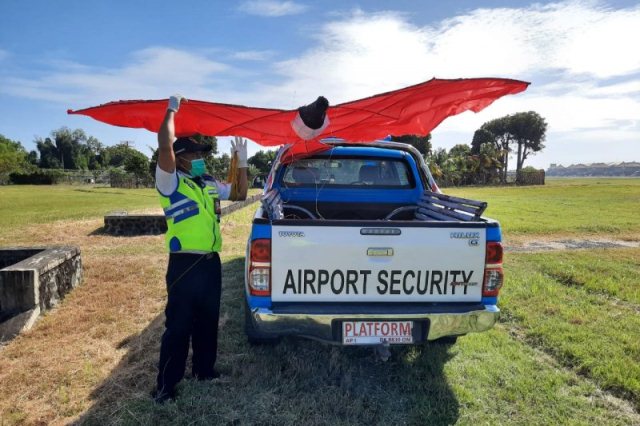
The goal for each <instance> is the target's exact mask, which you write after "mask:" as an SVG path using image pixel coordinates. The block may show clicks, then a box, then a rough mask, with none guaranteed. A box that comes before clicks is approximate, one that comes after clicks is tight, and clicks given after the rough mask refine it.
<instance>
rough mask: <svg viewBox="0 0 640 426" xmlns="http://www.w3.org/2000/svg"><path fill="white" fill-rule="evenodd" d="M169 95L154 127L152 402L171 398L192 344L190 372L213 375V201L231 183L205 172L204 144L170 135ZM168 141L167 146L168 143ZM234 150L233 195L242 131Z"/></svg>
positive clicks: (243, 185)
mask: <svg viewBox="0 0 640 426" xmlns="http://www.w3.org/2000/svg"><path fill="white" fill-rule="evenodd" d="M183 99H184V98H182V97H181V96H179V95H175V96H172V97H171V98H169V106H168V108H167V112H166V114H165V117H164V120H163V122H162V125H161V126H160V130H159V132H158V166H157V168H156V187H157V189H158V192H159V193H160V203H161V205H162V207H163V209H164V214H165V216H166V219H167V226H168V230H167V234H166V244H167V248H168V250H169V266H168V268H167V276H166V279H167V293H168V299H167V306H166V309H165V314H166V322H165V331H164V334H163V335H162V342H161V347H160V363H159V366H158V381H157V387H156V389H155V390H154V392H153V394H152V396H153V398H154V400H155V401H156V402H158V403H163V402H165V401H166V400H168V399H173V398H175V386H176V384H177V383H178V382H179V381H180V380H181V379H182V377H183V375H184V370H185V364H186V360H187V354H188V352H189V340H191V345H192V349H193V359H192V362H193V376H194V377H195V378H197V379H198V380H211V379H214V378H216V377H219V374H218V372H217V371H215V370H214V365H215V362H216V353H217V346H218V318H219V314H220V292H221V285H222V274H221V267H220V257H219V256H218V252H219V251H220V248H221V245H222V236H221V233H220V223H219V221H220V200H221V199H228V198H229V194H230V193H231V185H230V184H227V183H222V182H218V181H216V180H214V179H213V178H211V177H210V176H207V175H206V174H205V162H204V159H203V156H204V155H205V154H206V153H207V152H208V151H210V150H211V146H208V145H204V144H199V143H197V142H196V141H194V140H193V139H191V138H184V137H181V138H178V139H177V140H175V142H173V141H174V138H175V124H174V117H175V115H176V114H177V113H178V110H179V108H180V102H181V101H182V100H183ZM172 142H173V145H172ZM234 153H237V155H238V177H237V182H238V188H237V189H238V191H237V194H238V199H239V200H244V199H245V198H246V196H247V144H246V141H244V140H242V139H241V138H237V137H236V138H235V140H234V141H233V142H232V143H231V154H232V158H233V154H234Z"/></svg>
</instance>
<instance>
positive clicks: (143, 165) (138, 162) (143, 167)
mask: <svg viewBox="0 0 640 426" xmlns="http://www.w3.org/2000/svg"><path fill="white" fill-rule="evenodd" d="M131 151H132V152H131V153H130V154H129V156H128V157H127V158H126V159H125V162H124V169H125V171H126V172H128V173H132V174H133V175H135V177H136V187H137V186H138V184H139V182H140V180H142V179H145V178H148V177H149V159H148V158H147V156H146V155H144V154H143V153H141V152H140V151H137V150H135V149H131Z"/></svg>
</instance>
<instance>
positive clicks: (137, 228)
mask: <svg viewBox="0 0 640 426" xmlns="http://www.w3.org/2000/svg"><path fill="white" fill-rule="evenodd" d="M260 197H262V194H257V195H252V196H250V197H248V198H247V199H246V200H244V201H237V202H234V203H232V204H230V205H228V206H225V207H222V214H221V216H224V215H227V214H230V213H232V212H234V211H236V210H238V209H241V208H243V207H245V206H247V205H249V204H251V203H255V202H256V201H258V200H260ZM104 232H105V233H107V234H110V235H126V236H133V235H158V234H164V233H165V232H167V221H166V220H165V218H164V215H160V214H155V215H129V214H127V212H112V213H109V214H107V215H106V216H105V217H104Z"/></svg>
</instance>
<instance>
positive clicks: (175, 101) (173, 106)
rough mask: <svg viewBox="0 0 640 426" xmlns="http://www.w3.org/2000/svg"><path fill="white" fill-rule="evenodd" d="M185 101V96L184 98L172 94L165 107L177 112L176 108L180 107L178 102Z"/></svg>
mask: <svg viewBox="0 0 640 426" xmlns="http://www.w3.org/2000/svg"><path fill="white" fill-rule="evenodd" d="M183 100H184V101H185V102H187V98H185V97H184V96H182V95H178V94H176V95H173V96H171V97H170V98H169V106H168V107H167V109H168V110H169V111H173V112H178V110H179V109H180V102H182V101H183Z"/></svg>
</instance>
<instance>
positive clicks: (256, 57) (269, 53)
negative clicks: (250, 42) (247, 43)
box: [232, 50, 275, 61]
mask: <svg viewBox="0 0 640 426" xmlns="http://www.w3.org/2000/svg"><path fill="white" fill-rule="evenodd" d="M274 54H275V52H274V51H273V50H244V51H239V52H234V53H233V55H232V58H233V59H239V60H241V61H266V60H267V59H270V58H271V57H273V55H274Z"/></svg>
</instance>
